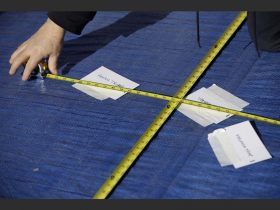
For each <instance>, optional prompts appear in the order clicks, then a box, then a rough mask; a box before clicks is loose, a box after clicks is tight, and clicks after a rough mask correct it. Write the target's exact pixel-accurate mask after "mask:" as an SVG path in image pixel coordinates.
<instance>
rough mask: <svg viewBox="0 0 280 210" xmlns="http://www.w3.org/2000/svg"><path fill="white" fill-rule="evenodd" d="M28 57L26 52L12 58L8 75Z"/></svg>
mask: <svg viewBox="0 0 280 210" xmlns="http://www.w3.org/2000/svg"><path fill="white" fill-rule="evenodd" d="M28 58H29V55H28V54H26V53H19V54H18V56H17V57H15V58H14V60H13V62H12V63H11V68H10V71H9V74H10V75H14V74H15V73H16V71H17V69H18V68H19V67H20V65H22V64H23V63H24V62H26V60H27V59H28Z"/></svg>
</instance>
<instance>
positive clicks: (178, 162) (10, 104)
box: [0, 11, 280, 199]
mask: <svg viewBox="0 0 280 210" xmlns="http://www.w3.org/2000/svg"><path fill="white" fill-rule="evenodd" d="M237 14H238V12H229V11H228V12H226V11H223V12H221V11H219V12H214V11H212V12H201V13H200V27H201V31H200V35H201V45H202V47H201V48H199V46H198V44H197V42H196V24H195V17H196V16H195V12H190V11H189V12H159V13H155V12H153V13H152V12H126V11H122V12H109V11H107V12H98V13H97V15H96V17H95V19H94V20H93V21H91V22H90V23H89V24H88V25H87V26H86V28H85V29H84V31H83V34H82V35H81V36H76V35H73V34H67V35H66V38H65V44H64V49H63V52H62V55H61V59H60V69H61V74H62V75H64V76H69V77H74V78H81V77H83V76H85V75H87V74H88V73H90V72H91V71H93V70H94V69H96V68H98V67H100V66H106V67H107V68H110V69H112V70H113V71H115V72H117V73H119V74H121V75H123V76H125V77H127V78H129V79H131V80H133V81H135V82H137V83H139V84H140V86H139V87H138V89H141V90H145V91H152V92H158V93H162V94H167V95H174V94H175V93H176V91H177V90H178V89H179V88H180V86H181V84H182V83H183V82H184V80H185V79H186V78H187V76H188V75H190V73H191V72H192V71H193V69H194V68H195V67H196V66H197V64H198V63H199V61H200V60H201V59H202V58H203V56H204V55H205V54H206V53H207V51H208V50H209V49H210V47H211V45H212V44H213V43H214V42H215V41H216V40H217V39H218V38H219V37H220V35H221V34H222V32H223V31H224V30H225V29H226V27H227V26H228V25H229V24H230V22H231V21H232V20H233V19H234V17H235V16H236V15H237ZM45 19H46V12H26V13H23V12H20V13H18V12H9V13H0V47H1V48H0V198H13V199H17V198H71V199H76V198H82V199H89V198H91V197H92V196H93V195H94V193H95V192H96V191H97V190H98V189H99V187H100V186H101V185H102V184H103V183H104V181H105V180H106V179H107V177H108V176H109V175H110V174H111V172H112V171H113V170H114V169H115V167H116V166H117V165H118V163H119V162H120V160H121V159H122V158H123V157H124V156H125V155H126V154H127V152H128V151H129V150H130V148H131V147H132V146H133V145H134V144H135V143H136V142H137V140H138V139H139V137H140V136H141V135H142V134H143V133H144V131H145V130H146V128H147V127H148V126H149V124H150V123H151V122H152V121H153V119H154V118H155V117H156V116H157V115H158V114H159V112H160V111H161V109H162V108H163V107H164V106H165V105H166V102H165V101H160V100H157V99H151V98H146V97H142V96H136V95H130V94H126V95H125V96H123V97H122V98H120V99H118V100H116V101H115V100H111V99H108V100H105V101H98V100H96V99H94V98H91V97H90V96H88V95H86V94H84V93H82V92H80V91H78V90H76V89H74V88H73V87H72V86H71V84H70V83H66V82H61V81H55V80H51V79H46V80H44V81H42V80H33V81H28V82H23V81H21V75H20V72H21V71H22V70H23V69H20V70H19V72H18V73H17V75H16V76H14V77H11V76H9V74H8V71H9V62H8V61H9V57H10V55H11V53H12V52H13V51H14V50H15V49H16V48H17V47H18V46H19V45H20V44H21V43H22V42H23V41H25V40H26V39H27V38H28V37H29V36H31V35H32V34H33V33H34V32H35V31H36V30H37V29H38V27H39V26H40V25H41V24H42V23H43V22H44V21H45ZM250 41H251V39H250V37H249V33H248V28H247V25H246V24H244V25H243V26H242V27H241V29H240V30H239V31H238V33H237V34H236V35H235V36H234V38H233V39H232V40H231V42H230V44H229V45H227V46H226V48H225V49H224V50H223V52H222V53H221V54H220V55H219V57H218V58H217V59H216V60H215V62H214V63H213V64H212V65H211V66H210V68H209V69H208V71H207V72H206V74H205V75H203V77H202V78H201V80H200V81H199V82H198V83H197V84H196V86H195V87H194V89H193V90H196V89H198V88H201V87H208V86H210V85H212V84H213V83H215V84H217V85H219V86H220V87H222V88H224V89H226V90H228V91H230V92H231V93H233V94H235V95H237V96H238V97H240V98H242V99H244V100H246V101H248V102H249V103H250V105H249V106H248V107H246V108H245V111H247V112H250V113H255V114H259V115H264V116H267V117H272V118H276V119H280V109H279V105H280V95H279V91H280V54H279V53H268V52H261V57H260V58H259V57H258V56H257V53H256V50H255V47H254V45H253V44H249V43H250ZM248 44H249V45H248ZM245 120H247V119H244V118H241V117H237V116H234V117H231V118H230V119H228V120H226V121H224V122H222V123H220V124H218V125H215V124H213V125H211V126H208V127H206V128H203V127H201V126H200V125H198V124H196V123H195V122H193V121H191V120H190V119H188V118H187V117H185V116H184V115H183V114H181V113H179V112H175V113H174V114H173V115H172V116H171V117H170V118H169V120H168V121H167V122H166V124H165V125H164V127H163V128H162V129H161V130H160V132H159V133H158V135H157V136H156V137H155V138H154V139H153V141H152V142H151V143H150V144H149V146H148V147H147V149H146V150H145V151H144V153H143V154H142V155H141V157H140V158H139V159H138V160H137V162H136V164H134V165H133V167H132V168H131V170H130V171H129V173H128V174H127V175H126V176H125V178H124V179H123V180H122V181H121V183H120V184H119V185H118V186H117V188H116V189H115V190H114V192H113V193H112V194H111V196H110V198H111V199H116V198H137V199H138V198H188V199H193V198H198V199H200V198H210V199H214V198H221V199H224V198H280V179H279V178H280V127H279V126H276V125H271V124H266V123H262V122H257V121H252V123H253V124H255V126H256V128H257V130H258V132H259V135H260V137H261V139H262V141H263V143H264V144H265V146H266V147H267V149H268V151H269V152H270V153H271V155H272V156H273V158H272V159H270V160H267V161H263V162H261V163H258V164H254V165H250V166H248V167H243V168H240V169H234V168H233V167H231V166H229V167H221V166H220V165H219V163H218V161H217V160H216V158H215V155H214V153H213V151H212V149H211V147H210V145H209V143H208V140H207V135H208V133H210V132H212V131H213V130H215V129H217V128H222V127H225V126H229V125H233V124H235V123H239V122H242V121H245Z"/></svg>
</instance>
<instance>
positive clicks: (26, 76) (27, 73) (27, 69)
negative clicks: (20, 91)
mask: <svg viewBox="0 0 280 210" xmlns="http://www.w3.org/2000/svg"><path fill="white" fill-rule="evenodd" d="M41 59H42V58H41V57H30V59H29V60H28V62H27V64H26V66H25V69H24V72H23V75H22V80H28V79H29V76H30V74H31V72H32V71H33V70H34V69H35V68H36V67H37V65H38V63H39V62H40V61H41Z"/></svg>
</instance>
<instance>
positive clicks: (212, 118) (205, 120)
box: [178, 84, 249, 127]
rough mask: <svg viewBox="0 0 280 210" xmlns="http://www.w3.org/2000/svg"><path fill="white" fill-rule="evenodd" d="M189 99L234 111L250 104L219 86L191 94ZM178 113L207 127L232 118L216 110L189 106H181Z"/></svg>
mask: <svg viewBox="0 0 280 210" xmlns="http://www.w3.org/2000/svg"><path fill="white" fill-rule="evenodd" d="M186 98H187V99H189V100H192V101H198V102H202V103H206V104H212V105H216V106H221V107H225V108H229V109H234V110H237V111H241V110H242V109H243V108H244V107H245V106H248V105H249V103H247V102H246V101H244V100H242V99H240V98H238V97H236V96H234V95H232V94H231V93H229V92H227V91H226V90H224V89H222V88H220V87H219V86H217V85H215V84H213V85H212V86H211V87H209V88H204V87H203V88H201V89H199V90H197V91H195V92H193V93H191V94H189V95H188V96H187V97H186ZM178 111H180V112H181V113H183V114H184V115H185V116H187V117H189V118H190V119H192V120H193V121H195V122H197V123H198V124H200V125H202V126H203V127H206V126H208V125H210V124H212V123H215V124H217V123H220V122H222V121H223V120H225V119H227V118H229V117H231V116H232V115H231V114H228V113H223V112H218V111H215V110H210V109H205V108H200V107H194V106H191V105H187V104H181V105H180V106H179V107H178Z"/></svg>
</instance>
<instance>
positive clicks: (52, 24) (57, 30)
mask: <svg viewBox="0 0 280 210" xmlns="http://www.w3.org/2000/svg"><path fill="white" fill-rule="evenodd" d="M45 25H46V27H47V28H49V29H50V31H51V32H52V33H54V34H56V35H61V36H64V34H65V32H66V31H65V29H64V28H62V27H61V26H59V25H57V24H56V23H55V22H53V21H52V20H51V19H50V18H48V19H47V21H46V22H45Z"/></svg>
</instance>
